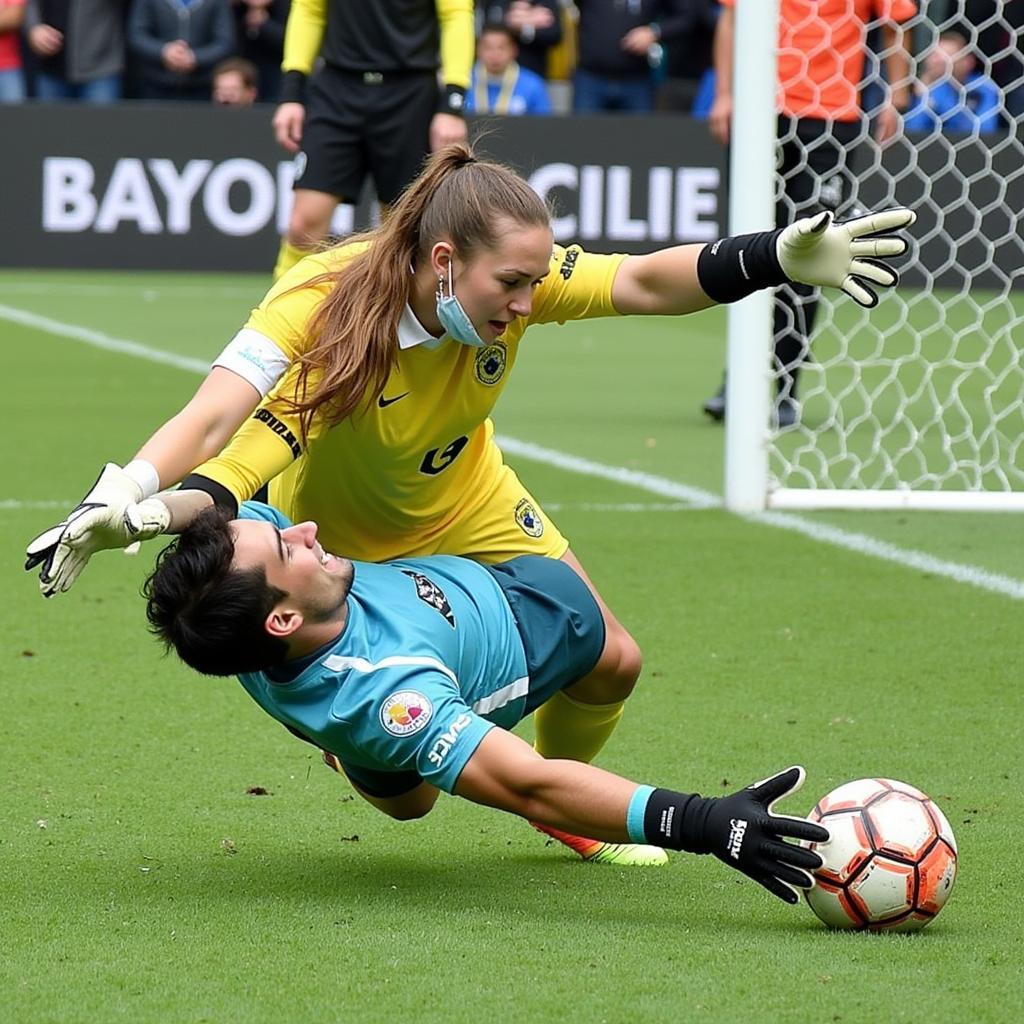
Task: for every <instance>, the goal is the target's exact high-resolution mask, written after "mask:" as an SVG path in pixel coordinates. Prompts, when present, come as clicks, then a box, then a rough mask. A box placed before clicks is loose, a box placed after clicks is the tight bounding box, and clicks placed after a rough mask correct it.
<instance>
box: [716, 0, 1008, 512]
mask: <svg viewBox="0 0 1024 1024" xmlns="http://www.w3.org/2000/svg"><path fill="white" fill-rule="evenodd" d="M891 2H892V6H895V7H897V8H898V7H899V6H900V4H901V3H903V4H904V7H906V6H911V7H912V9H916V13H913V14H912V16H911V17H910V18H909V19H908V20H905V21H903V22H902V24H900V25H899V26H898V28H895V29H894V28H893V27H892V26H893V25H894V24H895V23H894V22H891V21H885V20H877V21H875V22H870V23H868V25H867V27H866V30H865V32H864V34H863V37H862V40H859V44H860V45H863V46H864V47H865V48H866V51H867V59H866V61H865V64H864V73H863V78H862V80H861V81H860V82H859V83H858V89H857V96H858V108H859V113H858V114H857V116H856V118H855V120H853V121H851V122H848V123H845V124H840V123H839V122H824V124H825V131H822V130H821V129H822V124H823V122H821V121H819V122H818V124H817V125H815V124H814V123H813V119H812V120H811V121H808V120H807V119H804V118H801V119H799V120H797V119H793V118H786V117H782V118H780V119H779V120H778V122H777V131H776V133H775V135H776V138H775V139H774V140H773V142H774V145H773V147H772V148H773V149H774V157H775V161H776V163H775V166H774V167H773V168H770V169H768V171H767V173H768V176H769V177H770V178H774V182H775V194H774V197H773V199H774V205H775V209H776V210H777V211H778V216H779V218H780V221H779V222H780V223H785V222H788V221H789V220H792V219H793V218H794V217H795V216H805V215H807V214H808V213H811V212H814V211H815V210H818V209H822V208H829V209H834V210H835V211H836V214H837V217H838V218H839V219H845V218H848V217H851V216H854V215H856V213H857V212H858V210H859V209H868V210H879V209H885V208H887V207H891V206H894V205H901V206H908V207H910V208H911V209H913V210H914V211H915V212H916V213H917V217H918V220H917V223H916V224H915V225H914V226H913V227H912V228H911V229H910V233H911V234H912V236H913V248H912V251H911V253H910V254H909V255H908V257H907V258H905V259H904V260H903V261H902V263H901V265H900V271H901V275H902V280H901V283H900V285H899V286H898V287H897V288H896V289H891V290H888V291H887V292H885V293H883V296H882V299H881V302H880V304H879V305H878V306H877V307H876V308H874V309H871V310H865V309H862V308H861V307H860V306H858V305H856V304H855V303H854V302H852V301H851V300H850V299H848V298H846V297H845V296H842V295H839V294H838V293H835V292H833V293H824V294H821V295H820V296H817V295H816V294H814V293H812V292H811V290H810V289H806V290H804V291H803V292H802V293H800V294H797V293H794V292H792V291H787V290H781V291H780V293H779V294H778V295H776V296H775V297H774V298H773V299H768V300H766V301H765V302H764V304H763V305H762V307H761V310H760V315H761V317H762V322H763V321H764V320H766V321H767V322H768V324H770V328H769V327H766V328H765V333H767V332H768V330H769V329H770V330H771V332H772V334H773V335H774V338H773V341H772V342H771V343H770V344H771V347H772V349H773V351H774V353H775V355H774V358H773V359H772V360H771V361H770V364H771V365H770V369H769V377H770V387H769V395H768V410H767V411H768V415H767V417H764V416H762V417H760V419H759V421H757V422H755V421H753V420H751V421H749V423H748V426H747V427H746V428H745V430H744V437H743V439H742V440H741V441H737V442H736V443H735V444H733V443H731V442H730V444H729V445H728V452H727V458H728V459H736V458H740V459H747V460H749V459H754V460H764V463H765V465H764V466H763V472H760V473H754V474H750V475H752V477H753V478H754V479H755V480H757V481H759V484H758V486H763V492H764V493H763V496H762V499H761V501H760V503H759V504H760V507H766V506H767V507H773V508H795V507H802V508H813V507H876V508H886V507H889V508H893V507H926V508H947V509H955V508H979V509H981V508H989V509H1011V508H1014V509H1024V358H1022V352H1024V240H1022V224H1021V218H1022V215H1024V53H1022V49H1024V3H1001V2H994V0H988V2H973V0H932V2H928V0H919V2H917V3H915V4H913V5H909V4H908V3H907V2H906V0H891ZM761 4H762V0H756V2H754V3H751V0H738V4H737V13H736V24H737V50H736V65H735V66H736V67H751V66H752V64H751V62H749V61H747V62H746V63H745V62H744V58H743V56H742V50H741V49H740V47H741V46H742V45H748V46H749V45H755V46H760V47H761V48H762V49H763V48H764V47H765V46H766V44H767V43H768V42H769V41H771V42H775V41H776V40H777V39H778V38H779V37H778V35H777V33H776V31H774V30H769V31H768V32H764V31H763V28H762V30H761V31H756V32H753V33H751V31H750V25H749V24H747V25H745V26H744V25H742V24H741V21H740V19H741V18H742V17H743V16H744V15H747V16H748V17H750V18H753V17H757V16H758V15H756V14H755V13H754V11H750V10H748V11H746V12H745V11H744V10H743V8H745V7H746V8H753V9H755V10H757V9H758V8H761ZM765 6H766V7H772V6H774V5H773V4H772V3H771V2H770V0H767V2H766V3H765ZM781 6H782V8H783V10H780V11H779V14H778V15H777V16H779V17H783V16H785V9H788V11H789V16H790V17H791V18H792V16H793V14H792V12H793V11H794V10H804V11H806V12H807V14H806V17H814V16H816V15H813V14H812V13H811V12H812V11H813V10H814V9H815V8H826V7H831V8H836V7H842V6H843V4H842V3H839V2H831V3H827V4H821V5H819V4H808V3H802V2H801V3H795V2H787V0H781ZM848 6H849V7H850V8H851V9H853V8H854V7H861V6H866V7H873V8H874V9H875V11H876V15H877V12H878V11H880V10H882V9H883V8H886V7H887V6H890V4H889V3H888V2H887V3H882V2H876V3H874V4H870V3H866V4H863V5H862V4H860V3H857V4H854V0H848ZM762 13H763V9H762ZM796 38H797V35H796V34H793V35H791V37H790V39H791V41H792V40H793V39H796ZM904 39H905V40H906V43H905V44H904V41H903V40H904ZM904 46H905V50H906V56H904V57H901V54H900V52H899V51H900V49H901V48H903V47H904ZM840 49H841V47H837V48H836V50H837V52H839V50H840ZM805 56H806V58H807V59H809V60H815V59H817V58H816V57H815V56H814V54H813V53H812V54H809V55H805ZM792 57H793V53H792V52H789V53H788V54H787V50H786V48H785V47H784V48H783V49H781V50H780V51H779V52H778V53H777V58H778V59H777V64H776V66H775V67H773V68H772V74H773V76H775V77H776V78H777V79H778V80H779V81H780V85H782V90H783V92H784V90H785V84H784V81H783V76H784V75H785V74H786V73H787V72H788V73H794V74H796V73H803V74H805V73H806V71H805V70H801V71H797V72H794V67H796V66H797V64H798V63H799V62H796V61H794V60H793V59H792ZM901 60H902V61H903V62H904V66H906V67H909V71H910V76H911V79H912V80H913V83H914V84H913V85H912V86H911V88H910V92H909V101H910V110H909V114H908V116H907V117H906V119H905V120H903V119H900V120H899V121H896V122H895V124H896V125H897V131H896V133H895V134H894V135H893V136H892V137H891V138H889V139H883V140H882V141H881V142H880V141H879V135H880V134H882V135H884V132H885V129H886V124H887V118H890V117H891V114H890V113H889V112H888V110H887V108H890V101H891V99H892V98H893V97H894V96H897V97H898V96H899V94H898V92H894V91H893V89H892V84H894V83H892V76H893V74H894V73H898V69H899V67H900V61H901ZM772 63H774V62H772ZM803 68H804V69H805V68H806V64H805V65H803ZM751 77H753V76H751ZM744 89H746V90H748V96H747V101H746V104H745V105H744V103H743V102H742V96H741V95H740V93H741V91H742V90H744ZM765 91H766V90H764V89H761V91H760V93H758V92H757V83H756V82H754V81H751V80H749V79H748V80H747V81H744V77H743V76H740V77H739V78H738V80H737V81H736V83H735V89H734V94H735V95H736V109H735V114H734V121H733V129H732V138H733V140H734V149H735V148H737V147H739V146H742V145H743V142H742V140H743V137H744V133H745V130H746V128H745V121H744V119H746V125H747V126H748V127H749V126H752V123H753V122H752V120H751V119H752V118H753V117H755V116H760V117H762V118H763V117H765V116H768V117H770V118H771V119H772V121H773V124H775V123H776V122H775V120H774V112H772V111H769V110H767V109H766V106H765V101H764V99H763V96H764V93H765ZM900 98H901V99H902V97H900ZM837 152H838V153H839V156H838V157H837V156H836V153H837ZM738 155H739V156H740V161H737V159H736V158H737V156H738ZM756 156H757V155H756V154H755V157H756ZM769 158H770V156H769ZM732 167H733V176H732V186H731V189H732V191H735V190H736V189H743V188H744V187H745V182H746V179H748V177H749V176H752V175H754V174H756V173H757V168H756V160H754V159H751V157H750V156H749V155H743V154H737V153H735V152H734V154H733V164H732ZM738 167H739V168H742V170H741V171H740V173H739V174H737V168H738ZM732 209H733V212H734V213H735V211H736V206H735V204H733V207H732ZM770 217H771V212H769V213H768V217H766V218H762V223H763V222H764V220H766V219H768V218H770ZM782 218H784V220H783V219H782ZM734 219H735V218H734ZM732 230H733V231H734V232H735V231H736V230H737V225H736V224H733V225H732ZM748 301H749V300H748ZM739 319H741V318H739ZM749 323H750V320H749V316H748V319H747V321H746V324H747V326H746V327H745V328H744V327H737V326H736V325H732V326H731V330H736V329H740V330H744V329H746V330H749ZM762 337H763V336H762ZM763 344H765V345H767V344H769V342H768V341H767V338H763ZM736 351H737V352H738V351H739V349H737V350H736ZM749 351H750V349H747V353H748V356H749ZM755 351H756V350H755ZM760 351H761V352H763V351H764V349H763V347H762V348H761V349H760ZM734 356H735V352H734V350H733V348H732V345H731V346H730V371H729V372H730V375H732V374H733V372H734V369H735V370H736V371H740V367H739V366H735V367H734ZM748 356H744V357H742V358H747V357H748ZM762 365H763V364H762ZM747 379H748V381H750V382H751V383H749V384H748V385H747V387H749V388H759V389H760V390H761V391H764V384H765V380H764V376H763V374H762V375H760V378H759V379H756V375H755V376H751V375H750V374H749V371H748V376H747ZM730 388H731V390H730V393H729V398H730V402H731V403H732V402H733V401H735V403H736V404H737V405H739V404H740V403H742V401H743V397H742V392H741V386H737V387H736V388H735V389H733V386H732V382H730ZM738 393H739V395H740V397H738V398H737V394H738ZM755 398H756V399H760V400H754V401H753V402H752V404H753V407H754V408H756V409H760V410H763V409H764V405H763V399H761V398H760V396H755ZM787 406H788V408H787ZM729 409H730V415H732V409H733V405H732V404H730V405H729ZM766 423H767V433H766V427H765V424H766ZM735 437H736V432H735V431H733V432H731V433H730V438H731V439H733V438H735ZM741 449H742V450H741ZM740 475H741V476H743V474H742V473H741V474H740ZM728 478H729V473H728V467H727V501H729V493H728V492H729V487H728ZM742 504H743V503H742V502H740V505H742ZM734 507H737V506H736V505H735V504H734ZM747 507H751V502H750V501H749V499H748V501H747Z"/></svg>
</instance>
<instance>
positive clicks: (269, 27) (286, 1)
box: [231, 0, 291, 103]
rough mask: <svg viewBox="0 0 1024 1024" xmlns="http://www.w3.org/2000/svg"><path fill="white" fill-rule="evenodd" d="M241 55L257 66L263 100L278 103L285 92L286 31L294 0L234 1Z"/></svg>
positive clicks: (232, 0)
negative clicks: (283, 58) (283, 64)
mask: <svg viewBox="0 0 1024 1024" xmlns="http://www.w3.org/2000/svg"><path fill="white" fill-rule="evenodd" d="M231 3H232V9H233V11H234V16H235V36H236V38H237V40H238V46H237V53H238V56H239V57H244V58H245V59H246V60H248V61H251V62H252V63H253V64H255V65H256V69H257V88H258V89H259V97H260V100H261V101H262V102H264V103H276V102H277V99H278V95H279V94H280V92H281V58H282V57H283V56H284V28H285V25H286V24H287V22H288V10H289V8H290V7H291V0H231Z"/></svg>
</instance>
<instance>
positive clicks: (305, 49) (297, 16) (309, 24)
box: [281, 0, 328, 75]
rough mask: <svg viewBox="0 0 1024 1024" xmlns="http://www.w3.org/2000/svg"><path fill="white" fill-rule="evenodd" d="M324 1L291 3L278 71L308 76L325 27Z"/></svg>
mask: <svg viewBox="0 0 1024 1024" xmlns="http://www.w3.org/2000/svg"><path fill="white" fill-rule="evenodd" d="M327 4H328V0H292V6H291V10H289V12H288V21H287V22H286V24H285V29H284V58H283V59H282V61H281V70H282V71H301V72H302V73H303V74H304V75H308V74H309V73H310V72H311V71H312V70H313V63H314V61H315V60H316V58H317V55H318V54H319V53H320V44H321V42H323V38H324V28H325V27H326V25H327Z"/></svg>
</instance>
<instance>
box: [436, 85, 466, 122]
mask: <svg viewBox="0 0 1024 1024" xmlns="http://www.w3.org/2000/svg"><path fill="white" fill-rule="evenodd" d="M437 112H438V113H439V114H454V115H455V116H456V117H462V116H463V115H464V114H465V112H466V90H465V89H463V88H462V86H461V85H446V86H445V87H444V89H443V90H442V92H441V97H440V100H439V102H438V104H437Z"/></svg>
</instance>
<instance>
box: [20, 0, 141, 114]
mask: <svg viewBox="0 0 1024 1024" xmlns="http://www.w3.org/2000/svg"><path fill="white" fill-rule="evenodd" d="M25 29H26V32H25V34H26V37H27V39H28V45H29V47H31V49H32V52H33V53H34V54H35V55H36V58H37V63H36V76H35V95H36V97H37V98H38V99H40V100H43V101H45V102H50V101H53V100H67V99H77V100H83V101H85V102H86V103H114V102H116V101H117V100H119V99H120V98H121V77H122V74H123V73H124V3H123V2H122V0H28V3H27V4H26V6H25Z"/></svg>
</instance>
